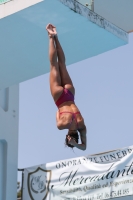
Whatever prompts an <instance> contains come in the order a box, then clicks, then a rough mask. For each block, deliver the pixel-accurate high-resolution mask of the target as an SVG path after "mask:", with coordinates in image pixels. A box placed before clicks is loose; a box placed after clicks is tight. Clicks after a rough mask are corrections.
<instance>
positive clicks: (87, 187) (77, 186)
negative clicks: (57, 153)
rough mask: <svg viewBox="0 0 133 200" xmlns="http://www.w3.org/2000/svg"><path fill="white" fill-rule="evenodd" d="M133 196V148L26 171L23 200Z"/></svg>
mask: <svg viewBox="0 0 133 200" xmlns="http://www.w3.org/2000/svg"><path fill="white" fill-rule="evenodd" d="M127 195H133V146H130V147H127V148H123V149H119V150H114V151H110V152H106V153H100V154H97V155H91V156H90V155H89V156H85V157H78V158H73V159H67V160H62V161H57V162H53V163H47V164H43V165H40V166H34V167H30V168H27V169H25V170H24V182H23V200H31V199H32V200H99V199H110V198H116V197H121V196H127Z"/></svg>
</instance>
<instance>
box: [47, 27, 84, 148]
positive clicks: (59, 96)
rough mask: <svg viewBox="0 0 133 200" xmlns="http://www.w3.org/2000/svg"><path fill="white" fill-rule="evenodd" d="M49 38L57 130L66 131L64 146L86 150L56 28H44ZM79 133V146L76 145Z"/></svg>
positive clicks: (82, 129) (82, 130) (73, 90)
mask: <svg viewBox="0 0 133 200" xmlns="http://www.w3.org/2000/svg"><path fill="white" fill-rule="evenodd" d="M46 30H47V32H48V36H49V59H50V90H51V94H52V97H53V99H54V102H55V104H56V105H57V107H58V111H57V114H56V122H57V127H58V129H59V130H62V129H68V134H67V135H66V140H65V141H66V145H67V146H69V147H71V148H73V147H77V148H78V149H81V150H85V149H86V126H85V124H84V119H83V117H82V115H81V113H80V111H79V109H78V107H77V106H76V105H75V103H74V95H75V88H74V86H73V83H72V80H71V78H70V76H69V74H68V71H67V69H66V65H65V55H64V52H63V50H62V47H61V45H60V43H59V40H58V37H57V32H56V27H55V26H53V25H52V24H48V25H47V26H46ZM78 132H79V133H80V134H79V135H80V139H81V144H78V139H79V135H78Z"/></svg>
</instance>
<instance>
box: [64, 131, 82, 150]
mask: <svg viewBox="0 0 133 200" xmlns="http://www.w3.org/2000/svg"><path fill="white" fill-rule="evenodd" d="M68 136H70V137H71V138H73V139H74V140H75V141H76V142H77V143H78V140H79V135H78V131H68V134H67V135H66V139H65V145H66V146H68V147H71V148H73V147H74V146H73V145H71V144H69V143H68V138H67V137H68Z"/></svg>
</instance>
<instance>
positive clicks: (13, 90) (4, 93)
mask: <svg viewBox="0 0 133 200" xmlns="http://www.w3.org/2000/svg"><path fill="white" fill-rule="evenodd" d="M18 107H19V86H18V85H16V86H12V87H10V88H6V89H4V90H1V91H0V200H9V199H12V200H15V199H16V198H17V165H18V163H17V162H18Z"/></svg>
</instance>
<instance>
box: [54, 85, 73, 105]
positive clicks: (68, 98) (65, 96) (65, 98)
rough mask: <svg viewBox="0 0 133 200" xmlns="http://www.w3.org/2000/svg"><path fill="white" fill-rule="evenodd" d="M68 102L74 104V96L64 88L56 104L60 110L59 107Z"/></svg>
mask: <svg viewBox="0 0 133 200" xmlns="http://www.w3.org/2000/svg"><path fill="white" fill-rule="evenodd" d="M66 101H73V102H74V95H73V94H72V93H71V92H70V91H69V90H68V89H66V88H64V89H63V92H62V94H61V96H60V97H59V99H58V100H57V101H56V102H55V103H56V105H57V107H58V108H59V106H60V105H61V104H62V103H64V102H66Z"/></svg>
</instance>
